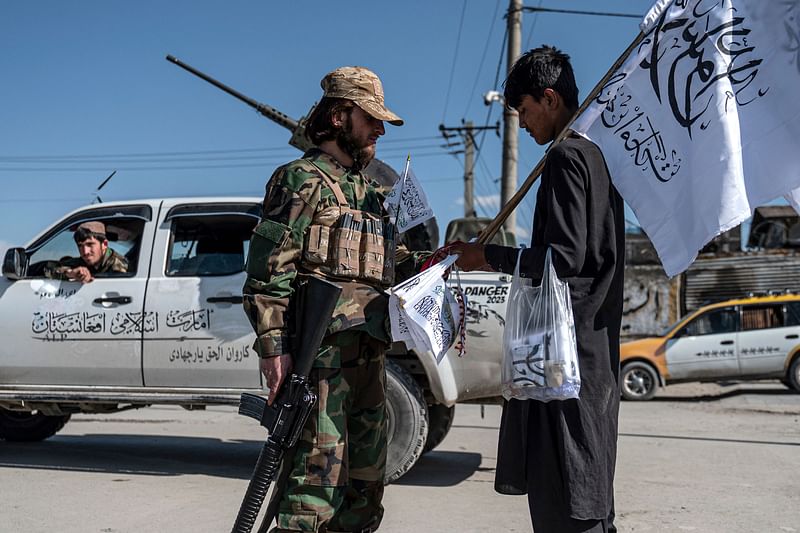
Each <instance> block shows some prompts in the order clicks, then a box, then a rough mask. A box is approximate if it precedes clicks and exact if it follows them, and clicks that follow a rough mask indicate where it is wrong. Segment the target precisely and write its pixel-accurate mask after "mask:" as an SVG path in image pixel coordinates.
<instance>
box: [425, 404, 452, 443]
mask: <svg viewBox="0 0 800 533" xmlns="http://www.w3.org/2000/svg"><path fill="white" fill-rule="evenodd" d="M455 413H456V406H455V405H451V406H450V407H447V406H446V405H442V404H440V403H437V404H433V405H429V406H428V438H427V440H426V441H425V448H423V450H422V453H428V452H429V451H431V450H433V449H434V448H436V447H437V446H438V445H439V444H441V443H442V441H443V440H444V438H445V437H446V436H447V434H448V433H449V432H450V428H451V427H453V417H454V416H455Z"/></svg>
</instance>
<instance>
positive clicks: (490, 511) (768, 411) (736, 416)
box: [0, 382, 800, 533]
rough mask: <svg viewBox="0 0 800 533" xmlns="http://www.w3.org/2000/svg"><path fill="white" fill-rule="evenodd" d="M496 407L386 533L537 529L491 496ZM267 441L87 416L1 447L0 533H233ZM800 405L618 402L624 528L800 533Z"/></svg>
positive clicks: (209, 428) (666, 396)
mask: <svg viewBox="0 0 800 533" xmlns="http://www.w3.org/2000/svg"><path fill="white" fill-rule="evenodd" d="M499 415H500V410H499V408H498V407H497V406H486V407H485V408H483V409H482V408H481V407H480V406H474V405H465V406H459V407H458V408H457V415H456V420H455V424H454V427H453V429H452V431H451V432H450V434H449V435H448V437H447V438H446V439H445V441H444V442H443V443H442V445H441V446H440V447H439V448H438V449H437V450H435V451H434V452H432V453H430V454H428V455H427V456H425V457H424V458H423V459H422V460H421V461H420V462H419V463H418V464H417V466H415V468H414V469H412V470H411V472H409V473H408V474H407V475H406V476H405V477H404V478H402V479H401V480H399V481H398V482H397V483H396V484H394V485H391V486H389V487H387V493H386V508H387V513H386V519H385V521H384V526H383V527H382V528H381V531H383V532H385V533H399V532H404V533H406V532H410V531H413V532H428V531H431V532H435V531H447V532H452V531H458V532H492V533H494V532H502V531H514V532H518V531H526V532H527V531H531V528H530V523H529V518H528V513H527V503H526V500H525V498H524V497H509V496H499V495H497V494H495V493H494V492H493V490H492V481H493V477H494V467H495V444H496V438H497V427H498V425H499ZM261 438H263V434H262V432H261V430H260V428H259V427H257V425H256V424H255V423H253V422H252V421H251V420H250V419H247V418H245V417H240V416H238V415H236V414H235V413H234V412H233V410H232V409H227V408H214V409H209V410H207V411H200V412H187V411H184V410H182V409H180V408H150V409H145V410H141V411H129V412H124V413H118V414H114V415H92V416H89V415H83V416H76V417H74V418H73V420H72V421H71V422H70V423H69V424H68V425H67V427H66V428H65V429H64V430H63V431H62V432H61V433H60V434H59V435H58V436H56V437H54V438H52V439H50V440H48V441H45V442H42V443H37V444H32V445H21V444H13V443H4V442H0V532H2V533H7V532H8V533H18V532H20V533H21V532H26V533H27V532H29V533H39V532H42V533H44V532H56V531H57V532H59V533H98V532H99V533H122V532H125V533H129V532H134V533H142V532H144V533H148V532H158V533H161V532H175V533H180V532H192V533H205V532H214V533H218V532H225V531H229V530H230V526H231V524H232V521H233V518H234V516H235V514H236V510H237V509H238V506H239V502H240V501H241V497H242V494H243V493H244V490H245V488H246V486H247V481H248V479H249V476H250V472H251V470H252V466H253V463H254V461H255V458H256V456H257V454H258V451H259V449H260V444H261V443H260V439H261ZM798 472H800V395H796V394H792V393H790V392H789V391H788V390H786V389H785V388H784V387H782V386H781V385H777V384H773V383H769V382H765V383H761V384H757V385H728V386H717V385H702V386H701V385H681V386H673V387H670V388H668V389H666V391H664V392H663V393H661V394H660V395H659V396H658V397H657V398H656V400H654V401H652V402H647V403H630V402H627V403H623V406H622V415H621V420H620V457H619V467H618V475H617V496H616V497H617V508H618V514H619V519H618V525H619V526H620V530H621V531H632V532H649V531H653V532H662V531H666V532H671V531H677V532H680V531H696V532H700V533H716V532H729V531H744V532H759V533H761V532H771V531H775V532H795V531H797V532H800V480H799V479H798Z"/></svg>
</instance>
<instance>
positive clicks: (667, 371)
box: [620, 294, 800, 400]
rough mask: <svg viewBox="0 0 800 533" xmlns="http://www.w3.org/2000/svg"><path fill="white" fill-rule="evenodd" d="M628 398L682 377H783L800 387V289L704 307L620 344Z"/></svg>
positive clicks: (644, 395)
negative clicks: (666, 326) (648, 335)
mask: <svg viewBox="0 0 800 533" xmlns="http://www.w3.org/2000/svg"><path fill="white" fill-rule="evenodd" d="M620 366H621V374H620V385H621V389H622V397H623V398H625V399H627V400H649V399H650V398H652V397H653V396H654V395H655V393H656V390H657V389H658V387H659V386H664V385H667V384H669V383H677V382H682V381H715V380H722V379H734V380H748V379H771V378H773V379H780V380H781V381H782V382H783V383H784V384H785V385H786V386H788V387H791V388H793V389H794V390H796V391H798V392H800V295H798V294H787V295H779V296H754V297H748V298H741V299H737V300H728V301H724V302H719V303H715V304H711V305H706V306H704V307H701V308H700V309H698V310H697V311H695V312H693V313H690V314H689V315H687V316H685V317H683V318H682V319H680V320H679V321H678V322H677V323H675V324H674V325H672V326H671V327H670V328H669V329H667V331H666V332H665V333H664V334H663V335H661V336H660V337H651V338H646V339H639V340H636V341H632V342H626V343H623V344H622V345H621V346H620Z"/></svg>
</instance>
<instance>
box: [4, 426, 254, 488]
mask: <svg viewBox="0 0 800 533" xmlns="http://www.w3.org/2000/svg"><path fill="white" fill-rule="evenodd" d="M262 444H263V443H262V442H259V441H236V442H223V441H221V440H219V439H211V438H202V437H174V436H153V435H102V434H100V435H91V436H71V435H59V436H56V437H52V438H50V439H48V440H46V441H43V442H26V443H17V442H6V441H0V468H2V467H13V468H32V469H45V470H65V471H76V472H107V473H116V474H123V475H124V474H137V475H152V476H180V475H184V474H205V475H209V476H218V477H227V478H234V479H250V476H251V474H252V473H253V467H254V466H255V463H256V460H257V459H258V454H259V452H260V451H261V446H262Z"/></svg>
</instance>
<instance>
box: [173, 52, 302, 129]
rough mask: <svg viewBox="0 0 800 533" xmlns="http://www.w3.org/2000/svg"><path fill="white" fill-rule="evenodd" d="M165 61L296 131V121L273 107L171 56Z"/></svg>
mask: <svg viewBox="0 0 800 533" xmlns="http://www.w3.org/2000/svg"><path fill="white" fill-rule="evenodd" d="M167 61H169V62H170V63H175V64H176V65H178V66H179V67H181V68H182V69H184V70H186V71H188V72H191V73H192V74H194V75H195V76H197V77H198V78H201V79H203V80H205V81H207V82H208V83H210V84H211V85H213V86H215V87H217V88H219V89H222V90H223V91H225V92H226V93H228V94H230V95H231V96H233V97H235V98H238V99H239V100H241V101H242V102H244V103H246V104H247V105H249V106H250V107H252V108H253V109H255V110H256V111H258V112H259V113H261V114H262V115H264V116H265V117H267V118H268V119H270V120H271V121H273V122H275V123H277V124H280V125H281V126H283V127H284V128H286V129H287V130H289V131H291V132H294V131H296V130H297V126H298V122H297V121H296V120H294V119H293V118H291V117H289V116H287V115H285V114H283V113H281V112H280V111H278V110H277V109H275V108H274V107H272V106H268V105H267V104H262V103H261V102H258V101H256V100H253V99H252V98H250V97H249V96H245V95H243V94H242V93H240V92H239V91H237V90H236V89H234V88H232V87H228V86H227V85H225V84H224V83H222V82H220V81H218V80H215V79H214V78H212V77H211V76H209V75H208V74H206V73H204V72H200V71H199V70H197V69H196V68H194V67H193V66H191V65H187V64H186V63H184V62H183V61H181V60H180V59H178V58H177V57H175V56H173V55H167Z"/></svg>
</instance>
